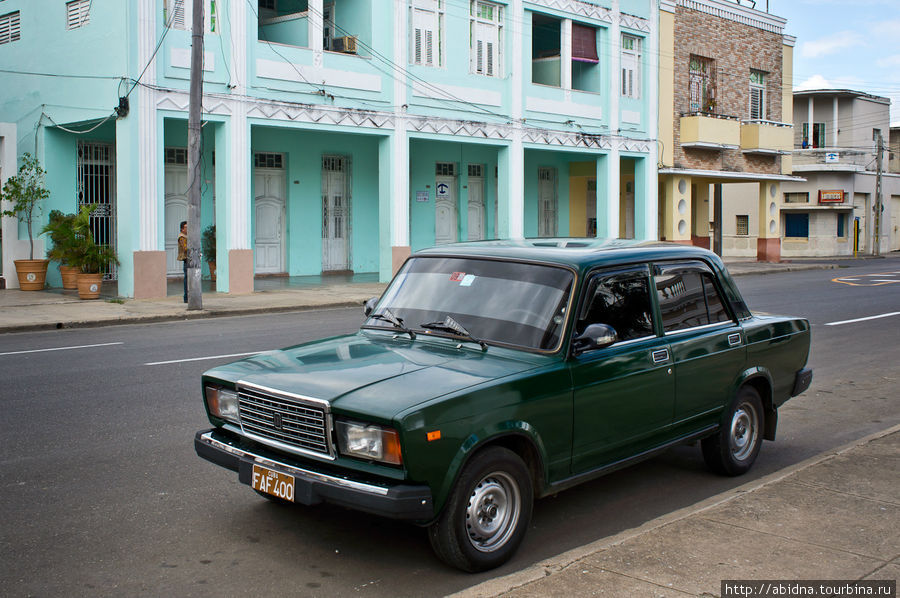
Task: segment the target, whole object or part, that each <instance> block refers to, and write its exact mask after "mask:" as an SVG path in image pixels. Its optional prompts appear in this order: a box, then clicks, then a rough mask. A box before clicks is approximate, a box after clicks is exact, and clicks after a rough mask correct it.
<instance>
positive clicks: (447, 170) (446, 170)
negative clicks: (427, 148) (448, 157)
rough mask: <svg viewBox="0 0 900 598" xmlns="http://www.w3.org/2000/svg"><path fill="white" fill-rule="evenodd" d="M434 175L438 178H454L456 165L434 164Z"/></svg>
mask: <svg viewBox="0 0 900 598" xmlns="http://www.w3.org/2000/svg"><path fill="white" fill-rule="evenodd" d="M434 174H436V175H438V176H456V163H455V162H436V163H435V165H434Z"/></svg>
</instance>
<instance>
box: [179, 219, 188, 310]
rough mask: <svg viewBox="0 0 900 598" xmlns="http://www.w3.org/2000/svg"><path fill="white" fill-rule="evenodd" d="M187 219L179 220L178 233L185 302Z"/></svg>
mask: <svg viewBox="0 0 900 598" xmlns="http://www.w3.org/2000/svg"><path fill="white" fill-rule="evenodd" d="M187 251H188V243H187V220H182V221H181V232H180V233H178V261H179V262H181V266H182V267H181V269H182V271H183V272H184V302H185V303H187V266H188V263H187Z"/></svg>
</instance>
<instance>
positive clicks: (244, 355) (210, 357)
mask: <svg viewBox="0 0 900 598" xmlns="http://www.w3.org/2000/svg"><path fill="white" fill-rule="evenodd" d="M260 353H262V351H251V352H249V353H231V354H229V355H209V356H207V357H191V358H188V359H172V360H170V361H151V362H150V363H145V364H144V365H166V364H169V363H185V362H187V361H204V360H206V359H224V358H226V357H247V356H248V355H259V354H260Z"/></svg>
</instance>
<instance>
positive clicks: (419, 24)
mask: <svg viewBox="0 0 900 598" xmlns="http://www.w3.org/2000/svg"><path fill="white" fill-rule="evenodd" d="M436 29H437V13H436V12H432V11H428V10H421V9H415V10H414V11H413V43H414V48H413V64H421V65H424V66H434V32H435V30H436Z"/></svg>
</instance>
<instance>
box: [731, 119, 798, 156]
mask: <svg viewBox="0 0 900 598" xmlns="http://www.w3.org/2000/svg"><path fill="white" fill-rule="evenodd" d="M793 135H794V133H793V125H789V124H787V123H779V122H774V121H770V120H745V121H743V122H742V123H741V151H742V152H744V153H745V154H760V155H764V156H781V155H785V154H789V153H791V148H792V146H793V143H794V137H793Z"/></svg>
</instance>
